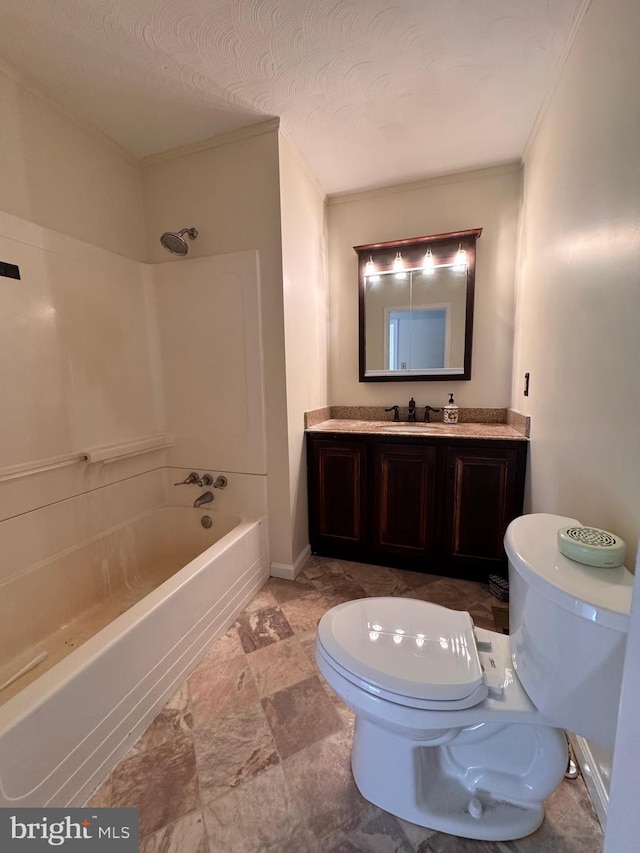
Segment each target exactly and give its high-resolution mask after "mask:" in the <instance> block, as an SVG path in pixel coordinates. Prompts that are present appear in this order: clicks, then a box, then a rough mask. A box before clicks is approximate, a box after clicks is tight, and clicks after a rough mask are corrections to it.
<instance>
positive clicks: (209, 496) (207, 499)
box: [193, 492, 213, 508]
mask: <svg viewBox="0 0 640 853" xmlns="http://www.w3.org/2000/svg"><path fill="white" fill-rule="evenodd" d="M212 500H213V493H212V492H205V493H204V494H202V495H200V497H199V498H196V499H195V501H194V502H193V505H194V506H195V507H196V508H197V507H199V506H202V505H203V504H210V503H211V501H212Z"/></svg>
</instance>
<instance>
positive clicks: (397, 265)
mask: <svg viewBox="0 0 640 853" xmlns="http://www.w3.org/2000/svg"><path fill="white" fill-rule="evenodd" d="M393 271H394V273H395V275H396V278H406V277H407V274H406V272H404V261H403V260H402V256H401V255H400V252H396V256H395V258H394V261H393Z"/></svg>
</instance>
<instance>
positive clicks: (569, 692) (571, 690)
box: [316, 514, 633, 841]
mask: <svg viewBox="0 0 640 853" xmlns="http://www.w3.org/2000/svg"><path fill="white" fill-rule="evenodd" d="M568 525H571V526H576V527H579V526H581V525H580V522H578V521H576V520H575V519H571V518H564V517H562V516H555V515H544V514H535V515H527V516H522V517H521V518H518V519H516V520H515V521H513V522H512V523H511V525H510V526H509V529H508V530H507V533H506V536H505V547H506V551H507V555H508V559H509V582H510V607H509V615H510V630H511V634H510V636H508V637H507V636H505V635H503V634H497V633H495V632H493V631H487V630H484V629H482V628H475V627H474V625H473V622H472V621H471V617H470V616H469V614H468V613H465V612H462V611H456V610H449V609H447V608H445V607H439V606H438V605H435V604H430V603H427V602H424V601H418V600H415V599H411V598H367V599H361V600H358V601H349V602H347V603H346V604H340V605H338V606H337V607H334V608H332V609H331V610H329V611H328V612H327V613H325V615H324V616H323V617H322V619H321V621H320V625H319V627H318V637H317V644H316V658H317V661H318V666H319V667H320V671H321V672H322V674H323V675H324V677H325V678H326V679H327V681H328V682H329V684H330V685H331V687H332V688H333V689H334V690H335V691H336V693H337V694H338V695H339V696H340V697H341V698H342V699H343V701H344V702H345V703H346V704H347V705H348V706H349V707H350V708H352V710H353V711H355V714H356V727H355V734H354V741H353V750H352V754H351V767H352V770H353V776H354V779H355V781H356V784H357V786H358V788H359V789H360V792H361V793H362V795H363V796H364V797H365V798H366V799H367V800H370V801H371V802H372V803H375V804H376V805H377V806H380V807H381V808H383V809H385V810H386V811H388V812H391V813H392V814H394V815H397V816H398V817H400V818H403V819H405V820H408V821H411V822H412V823H416V824H419V825H421V826H426V827H430V828H432V829H436V830H439V831H441V832H448V833H451V834H453V835H460V836H464V837H467V838H477V839H483V840H488V841H506V840H509V839H514V838H521V837H523V836H525V835H528V834H529V833H531V832H533V831H534V830H536V829H537V828H538V826H540V824H541V823H542V820H543V817H544V809H543V800H544V799H545V798H546V797H548V796H549V795H550V794H552V793H553V791H554V790H555V789H556V788H557V787H558V785H559V784H560V782H561V781H562V778H563V776H564V773H565V770H566V767H567V742H566V737H565V734H564V731H563V728H567V729H570V730H571V731H573V732H576V733H578V734H581V735H584V736H585V737H587V738H590V739H593V740H596V741H598V742H600V743H603V744H607V745H612V744H613V740H614V737H615V727H616V719H617V708H618V698H619V694H620V683H621V678H622V665H623V658H624V650H625V644H626V634H627V627H628V621H629V609H630V605H631V589H632V581H633V577H632V575H631V574H630V573H629V572H628V571H627V570H626V569H625V568H624V567H619V568H615V569H598V568H591V567H589V566H586V565H582V564H581V563H577V562H574V561H573V560H569V559H567V558H566V557H564V556H563V555H562V554H561V553H560V552H559V551H558V548H557V532H558V529H559V528H561V527H564V526H568Z"/></svg>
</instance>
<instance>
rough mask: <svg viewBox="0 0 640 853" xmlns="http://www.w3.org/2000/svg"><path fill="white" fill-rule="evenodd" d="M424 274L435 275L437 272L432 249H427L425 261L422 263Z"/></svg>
mask: <svg viewBox="0 0 640 853" xmlns="http://www.w3.org/2000/svg"><path fill="white" fill-rule="evenodd" d="M422 272H423V274H424V275H433V273H434V272H435V263H434V260H433V255H432V254H431V249H427V251H426V252H425V255H424V258H423V261H422Z"/></svg>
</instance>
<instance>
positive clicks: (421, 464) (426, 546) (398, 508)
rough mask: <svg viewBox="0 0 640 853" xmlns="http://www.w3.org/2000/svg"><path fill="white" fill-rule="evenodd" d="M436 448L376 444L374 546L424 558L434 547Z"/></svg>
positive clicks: (378, 548) (391, 552) (384, 550)
mask: <svg viewBox="0 0 640 853" xmlns="http://www.w3.org/2000/svg"><path fill="white" fill-rule="evenodd" d="M435 462H436V449H435V447H430V446H426V445H400V444H384V443H378V444H377V445H376V448H375V452H374V459H373V465H374V518H375V523H374V525H373V530H372V539H373V547H374V548H375V549H377V550H379V551H382V552H386V553H390V554H399V555H402V554H404V555H407V556H415V557H426V556H428V555H429V554H430V553H431V550H432V546H433V527H434V523H433V516H434V492H435V476H436V464H435Z"/></svg>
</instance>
